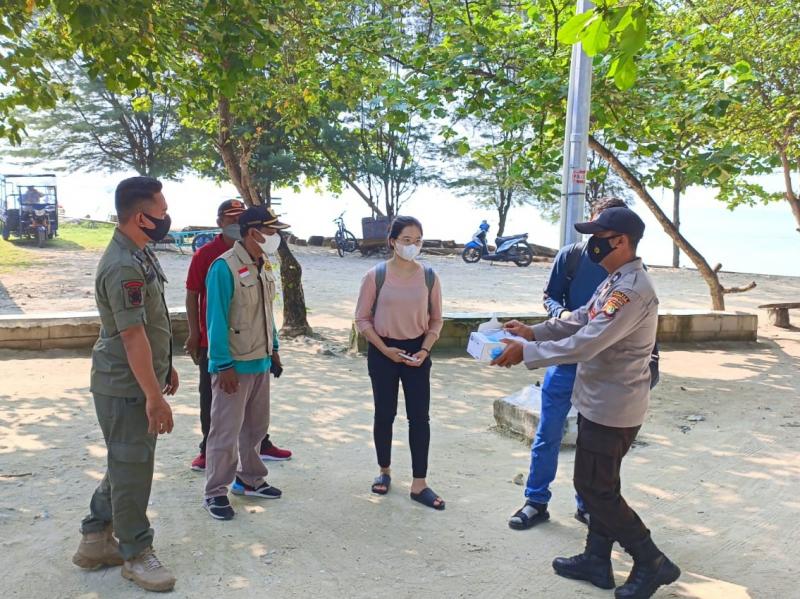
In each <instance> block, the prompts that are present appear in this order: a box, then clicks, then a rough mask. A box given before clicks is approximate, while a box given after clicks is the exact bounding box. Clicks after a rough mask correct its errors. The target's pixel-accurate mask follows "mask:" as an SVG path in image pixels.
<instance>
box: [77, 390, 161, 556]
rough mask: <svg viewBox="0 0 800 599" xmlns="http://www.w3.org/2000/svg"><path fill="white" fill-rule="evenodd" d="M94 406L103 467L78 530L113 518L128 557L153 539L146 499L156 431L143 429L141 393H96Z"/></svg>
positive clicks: (101, 526)
mask: <svg viewBox="0 0 800 599" xmlns="http://www.w3.org/2000/svg"><path fill="white" fill-rule="evenodd" d="M94 408H95V411H96V412H97V420H98V421H99V423H100V429H101V430H102V431H103V437H104V439H105V442H106V447H107V448H108V469H107V470H106V474H105V476H104V477H103V480H102V481H100V484H99V485H98V487H97V489H96V490H95V492H94V495H93V496H92V501H91V503H90V504H89V512H90V513H89V515H88V516H86V518H84V519H83V522H82V524H81V532H82V533H84V534H87V533H92V532H99V531H101V530H103V529H104V528H105V527H106V526H107V525H108V524H109V523H113V525H114V534H115V535H116V537H117V538H118V539H119V549H120V552H121V553H122V556H123V557H124V558H125V559H126V560H130V559H132V558H134V557H136V556H137V555H139V554H140V553H141V552H142V551H143V550H145V549H147V548H148V547H150V546H151V545H152V544H153V529H152V528H150V521H149V520H148V519H147V503H148V501H149V500H150V488H151V486H152V484H153V462H154V458H155V451H156V437H155V435H151V434H149V433H148V432H147V415H146V414H145V399H144V398H143V397H139V398H124V397H111V396H108V395H101V394H99V393H95V394H94Z"/></svg>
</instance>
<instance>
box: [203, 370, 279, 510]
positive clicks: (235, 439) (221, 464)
mask: <svg viewBox="0 0 800 599" xmlns="http://www.w3.org/2000/svg"><path fill="white" fill-rule="evenodd" d="M238 376H239V389H238V390H237V391H236V393H225V391H223V390H222V387H221V386H220V381H219V375H217V374H213V375H211V392H212V395H213V399H212V400H211V429H210V430H209V433H208V440H207V441H206V488H205V497H206V498H209V497H218V496H221V495H227V494H228V485H230V484H231V483H232V482H233V480H234V477H235V476H238V477H239V478H240V479H241V480H242V481H243V482H244V483H245V484H248V485H251V486H253V487H258V486H260V485H261V483H263V482H264V480H265V479H266V477H267V467H266V466H265V465H264V462H262V461H261V458H260V457H259V454H258V450H259V447H260V445H261V440H262V439H263V438H264V437H265V436H266V434H267V429H268V428H269V372H263V373H259V374H239V375H238ZM237 458H238V459H237Z"/></svg>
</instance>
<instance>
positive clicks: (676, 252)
mask: <svg viewBox="0 0 800 599" xmlns="http://www.w3.org/2000/svg"><path fill="white" fill-rule="evenodd" d="M672 224H673V225H675V230H676V231H678V232H680V230H681V181H680V176H679V175H678V174H676V175H675V179H674V181H673V187H672ZM680 266H681V248H679V247H678V244H677V243H675V242H674V241H673V242H672V267H673V268H680Z"/></svg>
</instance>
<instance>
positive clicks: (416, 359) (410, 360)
mask: <svg viewBox="0 0 800 599" xmlns="http://www.w3.org/2000/svg"><path fill="white" fill-rule="evenodd" d="M400 357H401V358H403V359H404V360H408V361H409V362H419V358H415V357H414V356H409V355H408V354H400Z"/></svg>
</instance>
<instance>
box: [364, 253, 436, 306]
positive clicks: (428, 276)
mask: <svg viewBox="0 0 800 599" xmlns="http://www.w3.org/2000/svg"><path fill="white" fill-rule="evenodd" d="M423 268H424V269H425V286H426V287H427V288H428V314H430V313H431V290H432V289H433V284H434V283H435V282H436V273H434V272H433V269H432V268H431V267H430V266H426V265H423ZM385 281H386V262H381V263H380V264H378V266H377V267H376V268H375V301H374V302H372V315H373V316H375V310H377V309H378V296H379V295H380V294H381V287H383V283H384V282H385Z"/></svg>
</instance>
